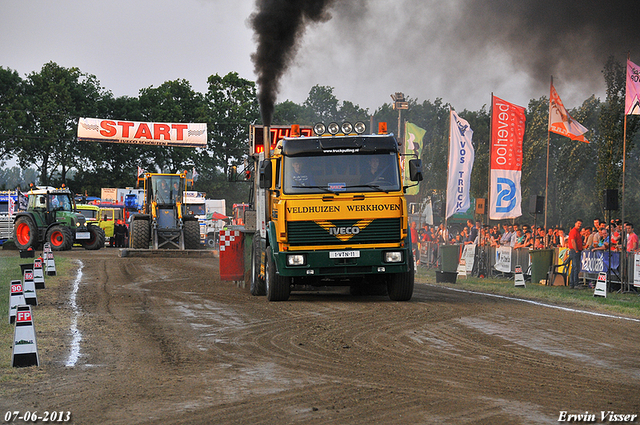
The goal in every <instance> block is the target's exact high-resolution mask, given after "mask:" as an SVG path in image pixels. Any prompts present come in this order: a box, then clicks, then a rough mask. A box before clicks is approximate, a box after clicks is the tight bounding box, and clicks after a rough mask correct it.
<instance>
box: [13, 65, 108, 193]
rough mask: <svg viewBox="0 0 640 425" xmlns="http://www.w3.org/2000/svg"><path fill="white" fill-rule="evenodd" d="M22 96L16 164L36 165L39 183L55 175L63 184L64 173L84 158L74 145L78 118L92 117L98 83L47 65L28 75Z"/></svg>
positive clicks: (70, 70) (73, 70)
mask: <svg viewBox="0 0 640 425" xmlns="http://www.w3.org/2000/svg"><path fill="white" fill-rule="evenodd" d="M24 94H25V96H24V108H25V112H24V113H25V119H24V124H23V126H22V128H21V129H20V132H21V135H22V136H23V139H22V140H21V141H20V143H19V145H18V146H16V149H17V156H18V159H19V163H20V165H21V166H22V167H24V168H26V167H27V166H28V165H30V164H36V165H37V168H38V169H39V171H40V182H41V183H42V184H45V185H47V184H49V183H50V181H51V177H52V175H53V174H54V173H59V181H60V182H63V183H66V178H67V172H68V171H69V170H70V169H71V168H72V167H74V166H76V165H78V161H79V160H82V159H83V158H84V156H85V155H83V149H82V146H81V145H79V144H78V143H76V136H75V135H76V131H77V125H78V117H80V116H91V115H94V112H95V111H96V105H97V104H98V102H99V100H100V97H101V96H102V94H103V91H102V88H101V87H100V83H99V81H98V80H97V79H96V77H95V76H93V75H89V74H83V73H81V72H80V71H79V70H78V69H77V68H63V67H61V66H59V65H57V64H55V63H54V62H49V63H47V64H45V65H44V66H43V67H42V70H41V71H40V72H39V73H35V72H34V73H31V74H30V75H28V76H27V80H26V81H25V88H24Z"/></svg>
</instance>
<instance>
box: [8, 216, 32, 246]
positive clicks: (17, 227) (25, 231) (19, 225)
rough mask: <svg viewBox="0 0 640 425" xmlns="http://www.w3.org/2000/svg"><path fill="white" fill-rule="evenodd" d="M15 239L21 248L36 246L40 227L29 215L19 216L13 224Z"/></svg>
mask: <svg viewBox="0 0 640 425" xmlns="http://www.w3.org/2000/svg"><path fill="white" fill-rule="evenodd" d="M13 241H14V242H15V244H16V247H18V249H21V250H25V249H29V248H34V249H35V248H36V245H37V244H38V228H37V227H36V225H35V224H34V223H33V221H32V220H31V219H30V218H29V217H18V218H17V219H16V222H15V224H14V225H13Z"/></svg>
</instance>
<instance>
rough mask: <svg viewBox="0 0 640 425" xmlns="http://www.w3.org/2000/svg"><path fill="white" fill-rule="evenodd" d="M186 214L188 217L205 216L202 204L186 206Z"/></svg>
mask: <svg viewBox="0 0 640 425" xmlns="http://www.w3.org/2000/svg"><path fill="white" fill-rule="evenodd" d="M185 207H186V209H187V214H190V215H205V214H206V210H205V208H204V204H186V205H185Z"/></svg>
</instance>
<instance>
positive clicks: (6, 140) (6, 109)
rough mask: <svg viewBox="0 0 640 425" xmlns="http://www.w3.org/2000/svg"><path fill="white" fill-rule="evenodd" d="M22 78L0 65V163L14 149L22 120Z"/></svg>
mask: <svg viewBox="0 0 640 425" xmlns="http://www.w3.org/2000/svg"><path fill="white" fill-rule="evenodd" d="M22 90H23V85H22V79H21V78H20V76H19V75H18V73H17V72H16V71H12V70H10V69H8V68H7V69H5V68H3V67H1V66H0V164H2V163H3V162H4V160H5V159H7V158H8V157H9V156H11V155H12V154H13V152H14V151H15V146H16V144H17V141H16V139H17V137H18V136H17V135H18V133H19V128H20V126H21V124H22V123H23V122H24V118H25V117H24V111H23V108H22V107H21V102H22V100H23V93H22Z"/></svg>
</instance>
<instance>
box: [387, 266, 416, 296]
mask: <svg viewBox="0 0 640 425" xmlns="http://www.w3.org/2000/svg"><path fill="white" fill-rule="evenodd" d="M408 266H409V271H408V272H405V273H394V274H392V275H391V276H390V277H389V281H388V282H387V291H388V292H389V299H391V301H409V300H410V299H411V297H412V296H413V283H414V270H413V255H411V256H410V257H409V262H408Z"/></svg>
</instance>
